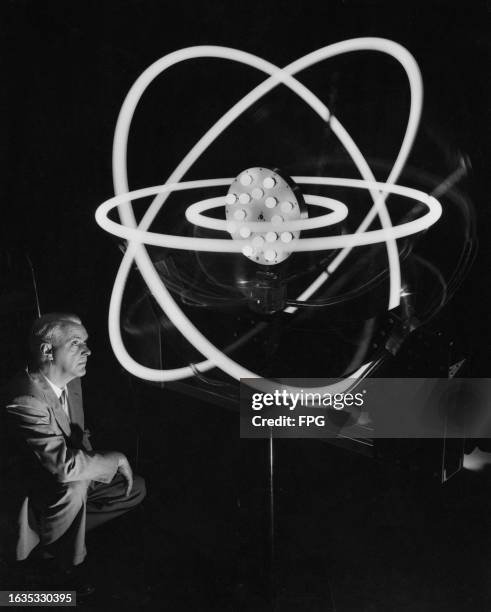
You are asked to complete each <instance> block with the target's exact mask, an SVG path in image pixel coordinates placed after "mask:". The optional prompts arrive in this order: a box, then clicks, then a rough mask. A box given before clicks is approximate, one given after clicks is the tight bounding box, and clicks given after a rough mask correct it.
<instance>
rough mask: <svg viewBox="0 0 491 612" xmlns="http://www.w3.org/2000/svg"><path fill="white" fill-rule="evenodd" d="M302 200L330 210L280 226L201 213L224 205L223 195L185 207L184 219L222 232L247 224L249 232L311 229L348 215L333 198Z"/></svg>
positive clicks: (338, 220) (312, 197) (317, 197)
mask: <svg viewBox="0 0 491 612" xmlns="http://www.w3.org/2000/svg"><path fill="white" fill-rule="evenodd" d="M303 197H304V200H305V202H306V203H307V204H309V205H311V206H320V207H322V208H328V209H330V210H331V212H329V213H327V214H326V215H320V216H319V217H312V218H310V219H296V220H294V221H287V222H285V223H282V224H281V225H280V226H278V225H275V224H274V223H271V222H269V223H268V222H266V221H224V220H223V219H212V218H211V217H206V216H205V215H202V214H201V213H203V212H206V211H207V210H212V209H214V208H220V206H224V205H225V204H226V202H225V196H222V197H219V198H208V199H207V200H201V201H199V202H195V203H194V204H191V205H190V206H188V208H187V209H186V213H185V214H186V219H187V220H188V221H189V222H190V223H193V224H194V225H197V226H198V227H205V228H207V229H213V230H221V231H224V232H228V231H229V227H230V224H231V223H233V224H234V225H236V226H237V227H240V226H241V225H247V227H248V228H249V229H250V230H251V232H269V231H271V232H273V231H282V232H296V231H302V230H311V229H316V228H319V227H328V226H329V225H334V224H335V223H340V222H341V221H344V219H346V217H347V216H348V207H347V206H346V204H343V203H342V202H340V201H339V200H333V199H332V198H325V197H323V196H314V195H304V196H303Z"/></svg>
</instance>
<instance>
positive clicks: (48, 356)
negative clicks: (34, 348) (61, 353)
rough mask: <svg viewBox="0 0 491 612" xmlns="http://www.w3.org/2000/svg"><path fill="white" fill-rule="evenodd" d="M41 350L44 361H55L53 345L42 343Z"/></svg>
mask: <svg viewBox="0 0 491 612" xmlns="http://www.w3.org/2000/svg"><path fill="white" fill-rule="evenodd" d="M40 349H41V355H42V357H43V361H53V345H52V344H51V343H49V342H42V343H41V346H40Z"/></svg>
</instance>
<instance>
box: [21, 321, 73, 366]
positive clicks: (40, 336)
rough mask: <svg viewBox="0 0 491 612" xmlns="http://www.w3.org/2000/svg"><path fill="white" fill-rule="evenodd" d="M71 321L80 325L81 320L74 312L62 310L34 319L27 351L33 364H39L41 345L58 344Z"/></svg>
mask: <svg viewBox="0 0 491 612" xmlns="http://www.w3.org/2000/svg"><path fill="white" fill-rule="evenodd" d="M73 323H78V325H81V324H82V321H81V320H80V317H78V316H77V315H76V314H73V313H64V312H50V313H47V314H44V315H42V316H40V317H39V318H38V319H36V320H35V321H34V323H33V324H32V327H31V332H30V334H29V351H30V354H31V359H32V361H33V362H34V365H40V363H41V361H42V353H41V350H40V348H41V345H42V344H44V343H49V344H52V345H53V346H56V345H57V344H59V342H61V339H62V338H63V335H64V332H65V331H66V329H67V327H69V326H70V325H72V324H73Z"/></svg>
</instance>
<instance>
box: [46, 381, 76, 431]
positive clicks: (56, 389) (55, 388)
mask: <svg viewBox="0 0 491 612" xmlns="http://www.w3.org/2000/svg"><path fill="white" fill-rule="evenodd" d="M43 376H44V378H46V380H47V382H48V383H49V386H50V387H51V388H52V389H53V391H54V392H55V395H56V397H57V398H58V399H59V400H60V404H61V406H62V408H63V410H64V411H65V414H66V415H67V417H68V420H70V413H69V412H68V390H67V388H66V385H65V386H64V387H63V389H60V387H58V385H55V383H54V382H51V381H50V379H49V378H48V377H47V376H46V375H45V374H43ZM63 391H64V392H65V398H66V401H65V402H64V401H63V400H62V399H60V398H61V394H62V393H63Z"/></svg>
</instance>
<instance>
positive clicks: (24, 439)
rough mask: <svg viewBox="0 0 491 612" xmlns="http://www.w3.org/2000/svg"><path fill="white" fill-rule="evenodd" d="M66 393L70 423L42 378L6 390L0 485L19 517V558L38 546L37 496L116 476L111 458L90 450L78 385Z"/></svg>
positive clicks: (27, 376) (27, 378) (27, 377)
mask: <svg viewBox="0 0 491 612" xmlns="http://www.w3.org/2000/svg"><path fill="white" fill-rule="evenodd" d="M67 388H68V401H69V406H70V417H71V423H70V421H69V420H68V417H67V415H66V414H65V411H64V410H63V408H62V406H61V403H60V402H59V400H58V398H57V397H56V394H55V393H54V391H53V390H52V388H51V387H50V385H49V383H48V382H47V381H46V379H45V378H44V376H43V375H42V374H41V373H39V372H23V373H22V374H20V375H19V376H18V377H17V378H15V379H14V380H13V381H12V382H11V384H10V385H9V386H8V387H7V389H6V390H5V396H4V398H5V399H4V406H5V414H4V417H5V424H6V431H7V441H8V444H7V446H6V447H4V449H3V450H4V455H5V454H7V457H4V464H5V463H6V465H4V466H3V468H4V469H3V475H2V483H1V484H2V485H3V487H2V488H4V489H5V484H6V483H8V494H9V503H8V504H7V505H8V506H9V514H10V515H11V516H12V513H14V514H15V515H16V516H17V529H16V534H14V538H13V541H14V543H15V544H14V545H15V549H16V557H17V559H25V558H26V557H27V556H28V555H29V553H30V552H31V550H32V549H33V548H34V546H36V544H37V543H38V542H39V533H38V531H39V529H38V526H37V521H36V513H35V511H34V507H35V503H34V502H35V500H36V497H38V496H42V495H43V492H45V491H46V490H48V489H49V487H54V486H59V485H60V483H61V484H64V483H69V482H73V481H79V480H84V481H90V480H95V481H98V482H105V483H107V482H110V481H111V480H112V478H113V477H114V475H115V474H116V471H117V461H116V460H115V459H112V458H110V457H107V456H105V455H104V454H101V453H96V452H94V451H93V450H92V447H91V445H90V442H89V440H88V435H87V431H86V430H85V428H84V425H85V424H84V411H83V404H82V392H81V386H80V380H79V379H75V380H73V381H71V382H70V383H69V384H68V386H67ZM5 450H7V453H5ZM4 539H5V538H4ZM8 541H9V540H8V539H7V546H8ZM11 541H12V540H11Z"/></svg>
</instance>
